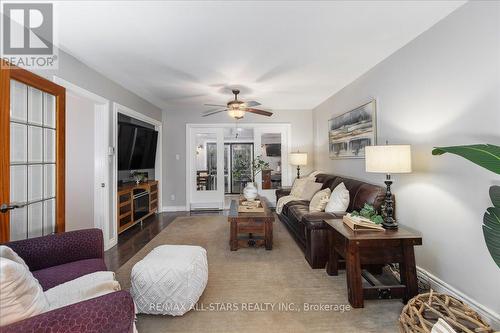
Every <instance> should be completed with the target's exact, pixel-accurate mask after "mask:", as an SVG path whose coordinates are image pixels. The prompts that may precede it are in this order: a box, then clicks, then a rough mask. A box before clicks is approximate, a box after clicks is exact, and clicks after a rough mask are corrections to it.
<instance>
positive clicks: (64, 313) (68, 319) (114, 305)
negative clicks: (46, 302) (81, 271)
mask: <svg viewBox="0 0 500 333" xmlns="http://www.w3.org/2000/svg"><path fill="white" fill-rule="evenodd" d="M134 319H135V310H134V302H133V300H132V296H130V294H129V293H128V292H126V291H123V290H122V291H117V292H114V293H110V294H106V295H104V296H100V297H96V298H92V299H89V300H86V301H83V302H79V303H75V304H71V305H68V306H65V307H62V308H59V309H55V310H52V311H48V312H45V313H42V314H39V315H37V316H33V317H31V318H27V319H24V320H21V321H18V322H16V323H12V324H10V325H7V326H4V327H0V332H2V333H31V332H32V333H36V332H79V333H85V332H96V333H115V332H116V333H125V332H128V333H131V332H133V326H134V325H133V324H134Z"/></svg>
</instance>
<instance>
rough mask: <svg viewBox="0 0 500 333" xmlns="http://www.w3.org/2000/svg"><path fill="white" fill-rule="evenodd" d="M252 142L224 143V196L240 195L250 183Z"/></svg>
mask: <svg viewBox="0 0 500 333" xmlns="http://www.w3.org/2000/svg"><path fill="white" fill-rule="evenodd" d="M252 161H253V142H242V143H235V142H233V143H224V194H241V193H242V192H243V189H244V188H245V185H246V183H248V182H251V181H252V170H251V167H249V166H251V165H252Z"/></svg>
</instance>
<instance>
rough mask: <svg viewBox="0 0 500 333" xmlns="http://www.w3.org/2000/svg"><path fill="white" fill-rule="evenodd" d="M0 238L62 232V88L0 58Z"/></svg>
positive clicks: (29, 236) (0, 239)
mask: <svg viewBox="0 0 500 333" xmlns="http://www.w3.org/2000/svg"><path fill="white" fill-rule="evenodd" d="M0 96H1V98H0V100H1V104H0V147H1V150H0V242H1V243H4V242H7V241H13V240H19V239H26V238H32V237H37V236H42V235H47V234H51V233H54V232H62V231H64V205H65V200H64V163H65V160H64V149H65V147H64V143H65V131H64V128H65V89H64V88H63V87H61V86H59V85H57V84H55V83H53V82H51V81H48V80H46V79H44V78H42V77H40V76H38V75H35V74H33V73H31V72H29V71H26V70H24V69H20V68H18V67H15V66H11V65H9V64H7V63H6V62H4V61H2V62H1V63H0Z"/></svg>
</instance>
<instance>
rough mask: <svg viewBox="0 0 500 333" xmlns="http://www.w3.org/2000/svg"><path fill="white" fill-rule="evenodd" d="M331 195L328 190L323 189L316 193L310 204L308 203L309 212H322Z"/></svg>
mask: <svg viewBox="0 0 500 333" xmlns="http://www.w3.org/2000/svg"><path fill="white" fill-rule="evenodd" d="M331 193H332V191H330V189H329V188H325V189H324V190H321V191H319V192H316V194H315V195H314V196H313V198H312V199H311V202H310V203H309V212H310V213H313V212H323V211H324V210H325V207H326V204H327V203H328V201H329V200H330V194H331Z"/></svg>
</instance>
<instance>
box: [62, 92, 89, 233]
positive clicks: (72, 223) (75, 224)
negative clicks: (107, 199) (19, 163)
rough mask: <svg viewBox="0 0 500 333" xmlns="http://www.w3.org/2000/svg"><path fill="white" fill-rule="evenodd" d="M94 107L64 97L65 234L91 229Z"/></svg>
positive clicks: (85, 101)
mask: <svg viewBox="0 0 500 333" xmlns="http://www.w3.org/2000/svg"><path fill="white" fill-rule="evenodd" d="M94 119H95V116H94V103H93V102H92V101H91V100H88V99H85V98H81V97H78V96H74V95H72V94H67V96H66V231H72V230H78V229H87V228H94V184H95V181H94V178H95V176H94V156H95V150H94Z"/></svg>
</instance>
